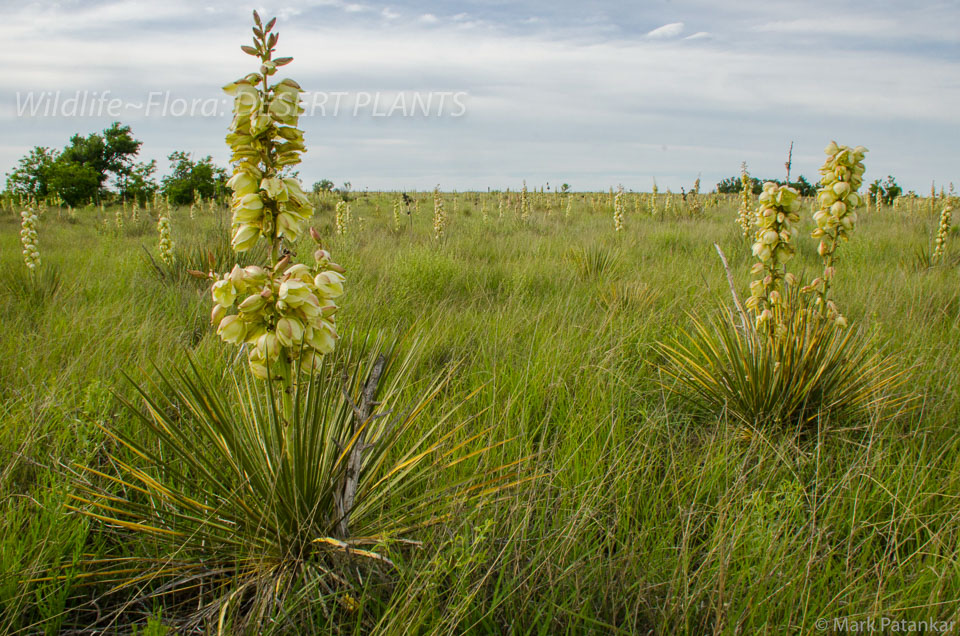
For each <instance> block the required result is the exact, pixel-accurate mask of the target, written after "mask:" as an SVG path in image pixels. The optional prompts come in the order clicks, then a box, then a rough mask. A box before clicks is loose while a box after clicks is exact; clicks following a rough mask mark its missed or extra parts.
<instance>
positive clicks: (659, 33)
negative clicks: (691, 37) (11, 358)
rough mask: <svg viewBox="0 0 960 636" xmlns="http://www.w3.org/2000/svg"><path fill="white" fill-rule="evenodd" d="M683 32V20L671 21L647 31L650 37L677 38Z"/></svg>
mask: <svg viewBox="0 0 960 636" xmlns="http://www.w3.org/2000/svg"><path fill="white" fill-rule="evenodd" d="M682 32H683V22H671V23H670V24H664V25H663V26H662V27H657V28H656V29H654V30H653V31H649V32H648V33H647V37H648V38H654V39H657V38H675V37H677V36H678V35H680V34H681V33H682Z"/></svg>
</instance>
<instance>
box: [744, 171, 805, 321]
mask: <svg viewBox="0 0 960 636" xmlns="http://www.w3.org/2000/svg"><path fill="white" fill-rule="evenodd" d="M759 201H760V208H759V210H758V211H757V217H756V224H757V233H756V242H755V243H754V244H753V255H754V256H756V257H757V259H758V260H757V263H756V264H755V265H754V266H753V269H752V272H753V273H754V274H761V275H762V278H759V279H757V280H754V281H753V282H752V283H751V284H750V298H748V299H747V302H746V305H747V308H748V309H750V310H751V311H753V312H754V314H755V316H756V326H757V329H758V330H760V329H763V328H769V327H771V326H773V327H778V326H781V323H780V321H781V319H782V317H783V313H784V312H783V310H784V309H785V308H786V306H785V303H786V297H785V293H786V290H785V289H784V283H786V284H791V283H793V282H794V281H793V276H792V275H791V274H787V273H786V263H787V262H788V261H789V260H790V259H791V258H793V256H794V254H795V253H796V241H797V237H798V234H799V230H798V229H797V227H796V223H797V222H799V221H800V215H799V214H798V213H797V212H798V210H799V209H800V196H799V194H798V193H797V191H796V190H794V189H793V188H791V187H789V186H778V185H777V184H776V183H773V182H770V181H768V182H767V183H765V184H763V192H762V193H761V194H760V199H759Z"/></svg>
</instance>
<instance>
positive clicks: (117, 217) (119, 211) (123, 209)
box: [113, 200, 127, 230]
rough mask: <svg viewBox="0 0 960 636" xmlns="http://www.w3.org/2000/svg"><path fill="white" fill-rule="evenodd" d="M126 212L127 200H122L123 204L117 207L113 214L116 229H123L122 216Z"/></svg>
mask: <svg viewBox="0 0 960 636" xmlns="http://www.w3.org/2000/svg"><path fill="white" fill-rule="evenodd" d="M126 213H127V202H126V201H125V200H124V201H123V204H122V205H121V206H120V207H119V208H117V211H116V213H115V214H114V215H113V218H114V222H116V224H117V229H118V230H121V229H123V217H124V216H125V215H126Z"/></svg>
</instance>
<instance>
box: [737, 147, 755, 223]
mask: <svg viewBox="0 0 960 636" xmlns="http://www.w3.org/2000/svg"><path fill="white" fill-rule="evenodd" d="M752 207H753V180H752V179H751V178H750V173H749V172H747V162H746V161H744V162H743V163H741V164H740V208H739V210H738V211H737V225H739V226H740V229H741V230H742V231H743V238H750V226H751V225H752V223H753V215H752V214H751V208H752Z"/></svg>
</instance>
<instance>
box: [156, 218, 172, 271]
mask: <svg viewBox="0 0 960 636" xmlns="http://www.w3.org/2000/svg"><path fill="white" fill-rule="evenodd" d="M157 232H158V233H159V234H160V242H159V248H160V260H162V261H163V262H164V263H166V264H167V265H172V264H173V238H172V237H171V233H170V218H169V217H168V216H167V212H166V211H165V210H164V211H162V212H160V216H159V218H157Z"/></svg>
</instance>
